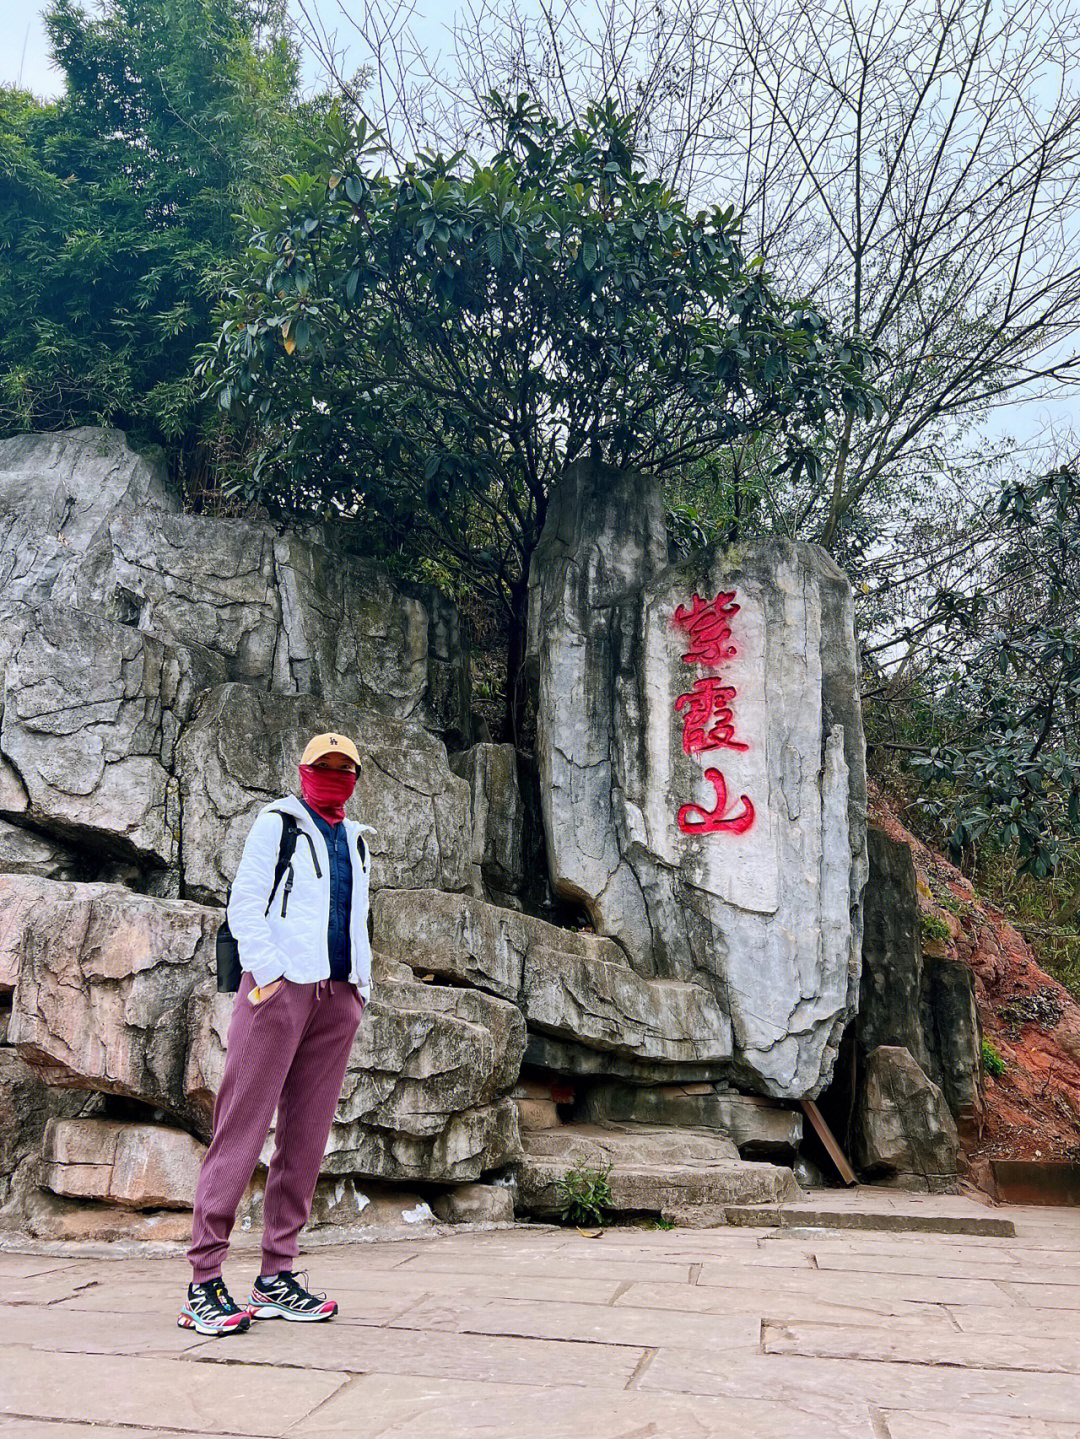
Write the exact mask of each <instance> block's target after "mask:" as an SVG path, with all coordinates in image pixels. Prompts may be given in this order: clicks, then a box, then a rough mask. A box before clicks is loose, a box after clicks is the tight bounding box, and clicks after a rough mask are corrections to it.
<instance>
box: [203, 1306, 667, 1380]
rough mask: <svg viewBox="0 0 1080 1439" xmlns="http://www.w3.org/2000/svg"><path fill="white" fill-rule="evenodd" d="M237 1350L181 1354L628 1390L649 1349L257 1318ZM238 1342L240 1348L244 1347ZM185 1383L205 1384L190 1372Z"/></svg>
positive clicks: (209, 1362) (211, 1364) (206, 1346)
mask: <svg viewBox="0 0 1080 1439" xmlns="http://www.w3.org/2000/svg"><path fill="white" fill-rule="evenodd" d="M231 1343H232V1347H230V1348H226V1346H225V1341H224V1340H221V1339H207V1340H205V1341H204V1342H203V1344H202V1345H201V1346H198V1347H197V1348H195V1349H192V1350H189V1351H188V1352H187V1353H186V1354H185V1355H184V1356H183V1362H184V1363H185V1364H191V1365H196V1366H197V1367H198V1369H199V1370H202V1369H206V1368H210V1369H212V1368H216V1367H217V1366H218V1365H219V1364H228V1365H232V1364H233V1363H234V1362H235V1361H236V1359H237V1357H238V1355H242V1357H243V1362H244V1364H245V1366H248V1365H250V1366H251V1367H253V1368H254V1367H266V1366H269V1367H271V1368H273V1367H275V1366H276V1367H277V1368H279V1369H281V1370H285V1369H290V1370H303V1371H309V1372H310V1371H317V1370H320V1369H328V1370H340V1371H343V1372H349V1373H356V1374H358V1373H378V1374H397V1375H404V1374H416V1375H426V1376H428V1377H431V1378H456V1377H457V1376H459V1375H461V1374H468V1375H471V1376H472V1377H473V1378H475V1379H477V1380H498V1381H501V1382H503V1383H510V1384H571V1385H575V1386H578V1387H583V1388H597V1389H624V1388H625V1387H626V1385H627V1384H628V1383H629V1381H630V1379H631V1378H632V1376H633V1374H634V1371H635V1370H636V1369H637V1367H638V1365H639V1364H640V1362H641V1360H642V1358H643V1357H644V1354H645V1350H644V1348H643V1347H641V1346H637V1347H632V1346H629V1345H623V1344H588V1343H585V1344H582V1343H575V1342H573V1341H548V1340H543V1339H523V1338H519V1337H515V1336H506V1335H498V1336H488V1335H483V1334H454V1333H447V1332H443V1331H441V1330H418V1329H402V1328H394V1329H390V1328H382V1327H376V1326H373V1325H372V1326H369V1325H363V1324H334V1323H331V1324H318V1325H316V1324H290V1323H288V1322H287V1321H285V1320H259V1321H258V1322H256V1323H254V1324H253V1325H252V1327H251V1329H250V1331H249V1332H248V1333H247V1334H243V1335H238V1336H235V1339H234V1340H233V1341H231ZM241 1346H243V1348H242V1349H241ZM187 1382H188V1383H190V1384H193V1385H197V1384H199V1383H200V1382H201V1381H200V1380H199V1379H198V1378H197V1377H195V1376H194V1375H192V1376H191V1377H190V1378H189V1379H188V1380H187Z"/></svg>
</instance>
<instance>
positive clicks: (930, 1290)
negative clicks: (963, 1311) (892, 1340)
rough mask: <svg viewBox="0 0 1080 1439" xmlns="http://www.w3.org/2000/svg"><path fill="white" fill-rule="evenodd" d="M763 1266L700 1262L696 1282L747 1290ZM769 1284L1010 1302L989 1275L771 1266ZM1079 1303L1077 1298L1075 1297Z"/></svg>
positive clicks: (857, 1295) (833, 1298) (778, 1289)
mask: <svg viewBox="0 0 1080 1439" xmlns="http://www.w3.org/2000/svg"><path fill="white" fill-rule="evenodd" d="M761 1273H762V1271H761V1270H760V1269H759V1270H750V1269H747V1268H746V1267H743V1266H737V1265H734V1264H703V1265H702V1266H701V1273H700V1274H699V1275H698V1280H697V1282H698V1284H699V1285H701V1286H703V1287H705V1288H717V1289H745V1288H746V1287H747V1286H748V1285H749V1286H751V1287H752V1286H753V1285H755V1284H760V1282H761V1281H760V1278H759V1277H757V1278H756V1277H755V1276H760V1275H761ZM768 1274H769V1279H768V1285H769V1287H770V1289H771V1290H772V1292H773V1293H786V1294H816V1295H819V1296H820V1297H821V1298H822V1299H827V1300H829V1301H830V1302H831V1303H835V1304H849V1303H859V1302H860V1301H861V1300H863V1299H865V1300H869V1301H870V1302H871V1303H873V1302H875V1301H877V1300H885V1301H888V1300H893V1299H908V1300H914V1301H916V1302H919V1303H923V1304H933V1303H936V1302H938V1301H941V1300H947V1301H948V1302H949V1303H955V1304H990V1305H1001V1304H1002V1303H1005V1302H1008V1301H1007V1298H1006V1296H1005V1295H1004V1294H1003V1292H1002V1290H1001V1289H1000V1288H999V1287H998V1285H997V1283H996V1282H995V1281H994V1280H992V1279H945V1278H941V1277H939V1276H935V1275H923V1274H874V1273H873V1272H869V1273H868V1272H866V1271H863V1270H854V1271H851V1272H850V1273H846V1274H842V1273H840V1272H839V1271H837V1270H827V1269H803V1268H802V1267H799V1268H797V1269H787V1270H769V1271H768ZM1078 1302H1080V1301H1078Z"/></svg>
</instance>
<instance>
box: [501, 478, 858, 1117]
mask: <svg viewBox="0 0 1080 1439" xmlns="http://www.w3.org/2000/svg"><path fill="white" fill-rule="evenodd" d="M529 629H530V653H531V656H532V660H533V663H534V666H535V669H536V674H537V679H538V685H539V702H538V703H539V708H538V720H537V726H538V747H539V758H540V770H541V791H542V796H543V804H544V826H545V833H546V837H547V844H548V857H549V863H550V869H551V879H552V883H553V885H554V888H555V890H556V891H557V893H559V894H560V895H562V896H563V897H565V898H566V899H568V900H574V901H577V902H579V903H582V904H584V905H585V907H586V908H587V910H588V912H589V914H590V916H591V919H592V921H593V924H594V926H595V928H596V930H597V932H598V933H599V934H602V935H608V936H610V937H611V938H613V939H615V940H616V941H618V943H619V944H620V945H621V946H622V948H623V950H624V951H625V953H626V956H627V959H628V961H629V963H630V964H631V965H632V966H633V968H634V969H635V970H636V971H638V972H639V973H640V974H642V975H647V976H657V977H663V978H665V979H668V980H678V981H682V982H687V983H694V984H696V985H699V986H700V987H701V988H702V989H704V990H705V991H706V992H707V993H708V994H709V995H710V998H711V1004H710V1009H711V1017H712V1030H713V1035H712V1040H711V1043H712V1047H713V1048H714V1049H717V1048H723V1049H726V1048H727V1047H728V1045H729V1044H730V1046H731V1051H732V1059H731V1063H730V1065H728V1066H726V1068H727V1070H728V1072H729V1073H731V1074H732V1075H734V1076H736V1077H737V1078H739V1079H741V1080H743V1081H744V1082H746V1083H748V1084H750V1085H751V1086H753V1087H755V1088H759V1089H761V1090H762V1091H764V1092H766V1093H769V1094H773V1095H776V1096H778V1097H788V1096H790V1097H799V1096H801V1095H806V1094H810V1095H812V1094H815V1093H816V1092H818V1091H819V1090H820V1089H821V1087H822V1086H823V1085H824V1084H825V1083H826V1082H827V1080H828V1078H829V1075H830V1071H831V1068H832V1065H833V1062H834V1060H835V1055H836V1050H837V1046H838V1043H839V1039H840V1035H841V1033H842V1030H843V1028H844V1025H845V1024H846V1022H847V1020H848V1019H849V1018H850V1016H851V1014H852V1012H853V1010H854V1007H855V1003H856V1000H857V995H858V979H859V951H860V939H861V913H862V912H861V895H862V888H863V883H864V880H865V875H866V845H865V778H864V753H863V738H862V728H861V722H860V712H859V701H858V691H857V687H856V655H855V642H854V634H853V612H852V603H851V595H850V589H849V586H848V584H847V581H846V580H845V579H844V577H843V575H842V574H841V573H840V571H839V570H838V569H837V568H836V567H835V565H833V563H832V562H831V560H829V559H828V557H827V556H826V555H825V554H824V553H823V552H821V551H820V550H817V549H815V548H814V547H812V546H807V545H796V544H790V543H787V542H784V541H779V540H758V541H750V542H747V543H745V544H742V545H738V546H735V547H732V548H730V549H727V550H719V551H715V552H711V553H709V554H705V555H702V556H698V557H693V558H691V559H687V560H683V561H679V562H678V563H675V564H669V563H668V554H667V537H666V533H665V524H664V508H663V499H662V495H661V492H660V489H659V487H658V486H657V485H656V484H655V483H653V482H651V481H649V480H647V479H645V478H642V477H640V476H635V475H616V474H611V473H605V472H601V471H599V470H597V469H595V468H593V467H591V466H590V465H588V464H584V463H582V464H579V465H578V466H576V467H575V468H574V469H573V470H571V471H570V473H569V474H568V475H567V476H566V477H565V479H564V481H563V482H562V484H561V485H560V486H559V488H558V489H557V490H556V492H555V493H554V495H553V496H552V500H551V504H550V507H549V511H548V516H547V521H546V524H545V527H544V533H543V536H542V539H541V542H540V545H539V547H538V549H537V552H536V555H535V557H534V561H533V568H532V574H531V594H530V610H529ZM729 1033H730V1036H731V1038H730V1040H729V1039H728V1035H729ZM720 1073H721V1067H718V1069H717V1071H716V1075H717V1077H720Z"/></svg>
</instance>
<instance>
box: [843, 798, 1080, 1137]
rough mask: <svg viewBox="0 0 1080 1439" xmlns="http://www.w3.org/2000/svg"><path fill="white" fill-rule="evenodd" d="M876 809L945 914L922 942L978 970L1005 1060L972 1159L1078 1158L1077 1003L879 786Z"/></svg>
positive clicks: (934, 907)
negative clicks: (936, 935)
mask: <svg viewBox="0 0 1080 1439" xmlns="http://www.w3.org/2000/svg"><path fill="white" fill-rule="evenodd" d="M870 819H871V822H872V823H873V824H876V825H879V826H880V827H881V828H882V829H883V830H885V831H886V832H887V833H888V834H889V836H890V837H891V838H892V839H895V840H901V841H902V842H903V843H904V844H907V845H909V846H910V848H911V851H912V857H913V859H914V862H915V872H916V875H917V876H918V882H919V903H920V906H921V908H922V911H923V913H924V914H928V915H933V916H935V917H936V918H937V919H939V920H941V921H943V922H944V924H946V925H947V926H948V928H949V935H950V938H949V939H948V940H944V939H927V940H926V941H925V942H924V946H923V947H924V950H925V952H926V953H927V954H936V955H939V956H943V957H948V958H955V959H961V960H963V961H964V962H965V963H966V964H969V965H970V966H971V968H972V969H973V970H974V972H975V1000H976V1004H977V1005H978V1010H979V1018H980V1020H981V1022H982V1028H983V1035H984V1037H985V1038H986V1039H989V1040H990V1041H991V1043H992V1044H993V1045H994V1047H995V1048H996V1049H997V1050H998V1052H999V1053H1000V1055H1001V1057H1002V1059H1004V1061H1005V1064H1006V1070H1005V1073H1004V1074H1003V1075H1002V1076H1001V1077H1000V1078H998V1079H994V1078H993V1077H991V1076H990V1075H984V1076H983V1081H984V1082H983V1094H984V1112H983V1114H982V1115H981V1116H980V1119H979V1120H978V1121H977V1127H978V1130H979V1132H977V1133H969V1134H967V1135H962V1136H961V1142H962V1145H963V1148H964V1151H965V1154H966V1157H967V1159H968V1161H969V1163H971V1162H973V1161H976V1160H980V1159H981V1160H985V1159H1042V1160H1072V1161H1076V1160H1080V1005H1078V1004H1077V1002H1076V1001H1075V1000H1074V999H1073V998H1072V996H1071V995H1070V994H1069V992H1068V990H1067V989H1065V988H1064V987H1063V986H1062V985H1060V984H1059V983H1058V982H1057V980H1055V979H1052V978H1051V977H1050V975H1048V974H1047V973H1046V971H1045V970H1042V969H1040V968H1039V966H1038V965H1037V964H1036V962H1035V958H1034V956H1033V955H1032V952H1031V949H1030V948H1029V946H1028V944H1027V942H1026V940H1025V939H1024V938H1023V936H1022V935H1021V934H1020V933H1019V932H1018V931H1017V930H1016V929H1015V927H1014V926H1013V925H1011V924H1010V923H1009V921H1008V920H1007V919H1006V917H1005V915H1004V914H1002V912H1001V911H1000V910H999V909H995V908H994V906H993V905H992V904H988V903H986V901H985V900H982V899H980V898H979V897H978V895H977V894H976V893H975V891H974V889H973V888H972V887H971V885H970V884H969V882H968V881H967V880H966V879H965V878H964V876H963V875H962V874H961V873H960V871H959V870H958V869H956V867H955V866H954V865H952V864H950V863H949V861H948V860H946V859H944V858H943V857H942V856H941V855H939V854H936V853H935V852H934V851H933V850H931V849H928V848H927V846H926V845H924V844H922V843H921V842H920V841H919V840H917V839H916V838H915V836H914V835H913V834H911V833H910V831H909V830H907V829H905V828H904V826H903V825H902V824H901V823H900V821H899V820H898V819H897V818H896V815H895V814H894V813H893V812H892V810H891V809H890V808H889V806H888V804H887V803H886V802H885V800H884V799H883V798H882V797H881V795H880V794H877V793H873V792H872V793H871V797H870ZM954 910H955V911H957V912H955V913H954Z"/></svg>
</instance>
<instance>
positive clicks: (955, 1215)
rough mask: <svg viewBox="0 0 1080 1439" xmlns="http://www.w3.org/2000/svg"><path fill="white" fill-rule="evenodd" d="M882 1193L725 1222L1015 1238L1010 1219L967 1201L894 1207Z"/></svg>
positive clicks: (733, 1214)
mask: <svg viewBox="0 0 1080 1439" xmlns="http://www.w3.org/2000/svg"><path fill="white" fill-rule="evenodd" d="M882 1193H883V1191H882V1190H880V1189H867V1188H858V1187H857V1188H855V1189H853V1190H848V1191H842V1190H837V1191H835V1192H832V1191H830V1192H829V1194H828V1196H827V1197H824V1196H822V1197H821V1198H815V1199H805V1200H793V1201H788V1202H785V1203H782V1204H777V1205H769V1204H741V1205H740V1204H730V1205H725V1206H724V1222H725V1223H727V1224H732V1225H739V1226H744V1227H748V1228H767V1227H772V1226H779V1227H781V1228H803V1229H806V1228H813V1229H858V1230H887V1231H888V1232H889V1233H892V1234H898V1233H908V1234H916V1233H922V1234H984V1235H988V1236H990V1235H993V1236H1002V1237H1009V1238H1011V1237H1013V1236H1015V1234H1016V1229H1015V1226H1014V1223H1013V1220H1012V1218H1011V1217H1010V1216H1009V1215H1008V1214H1006V1213H1003V1212H1002V1211H1001V1210H1000V1209H993V1210H991V1209H989V1208H987V1207H986V1206H985V1205H983V1204H981V1203H980V1202H979V1201H978V1200H975V1199H969V1198H967V1197H966V1196H964V1195H936V1194H934V1195H931V1194H926V1195H922V1194H918V1195H908V1196H906V1199H907V1200H908V1201H911V1200H915V1201H919V1202H917V1203H906V1204H904V1203H901V1204H899V1205H898V1204H894V1203H892V1202H891V1197H890V1196H888V1195H886V1196H885V1197H884V1198H882V1197H881V1195H882Z"/></svg>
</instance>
